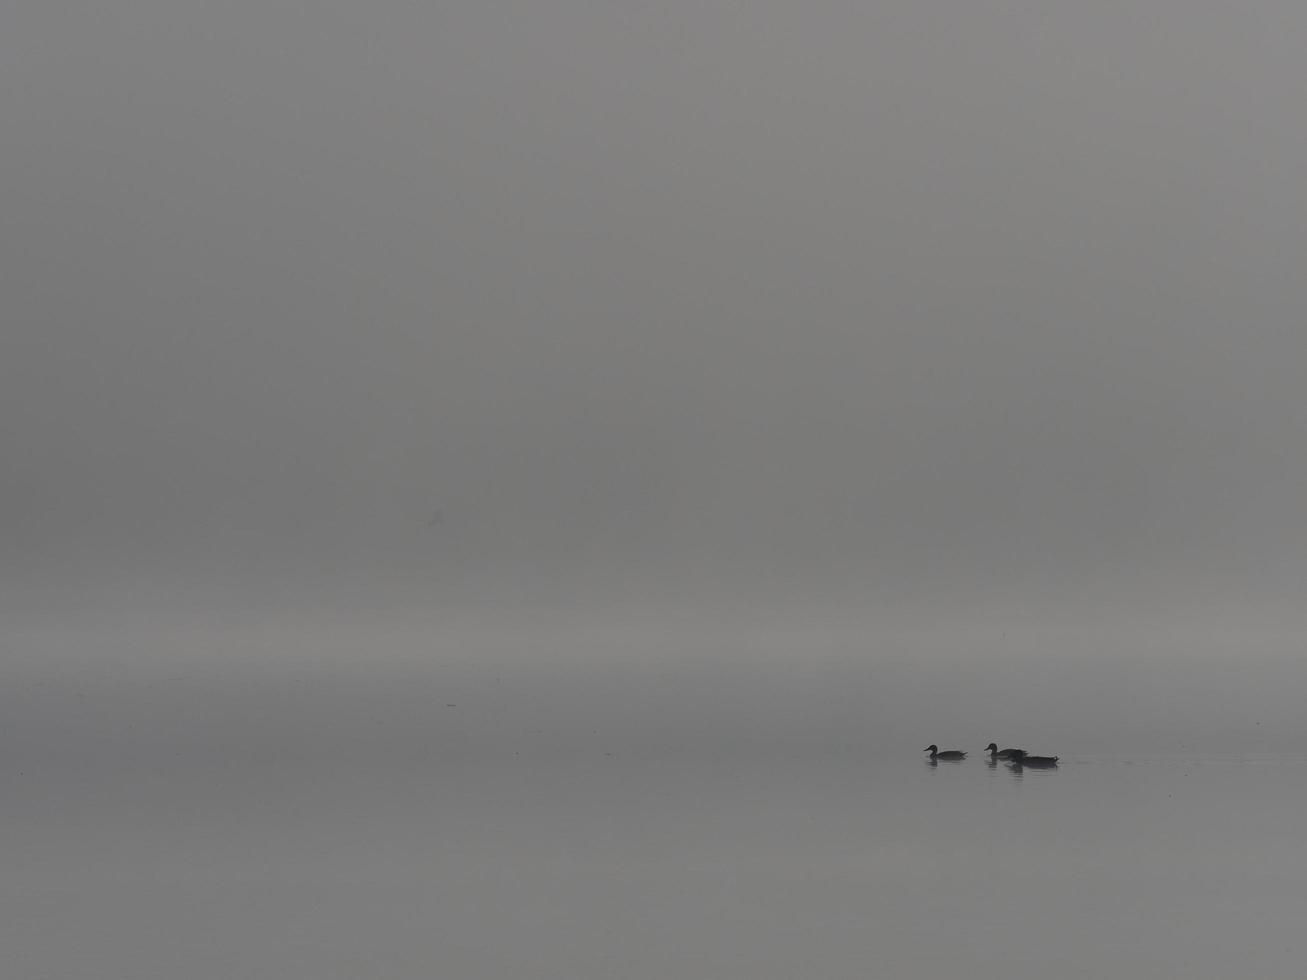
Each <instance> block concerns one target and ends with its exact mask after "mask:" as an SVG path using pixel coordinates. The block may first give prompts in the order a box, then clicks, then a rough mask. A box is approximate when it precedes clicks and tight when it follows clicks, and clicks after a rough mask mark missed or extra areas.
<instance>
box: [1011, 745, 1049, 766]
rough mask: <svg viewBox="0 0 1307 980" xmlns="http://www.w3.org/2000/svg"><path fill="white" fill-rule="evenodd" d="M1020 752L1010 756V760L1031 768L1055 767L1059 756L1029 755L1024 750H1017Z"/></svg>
mask: <svg viewBox="0 0 1307 980" xmlns="http://www.w3.org/2000/svg"><path fill="white" fill-rule="evenodd" d="M1017 751H1018V752H1019V753H1020V754H1019V755H1014V756H1012V761H1013V762H1014V763H1016V764H1017V765H1019V766H1027V767H1029V768H1031V769H1054V768H1056V767H1057V760H1058V758H1059V756H1056V755H1030V754H1028V753H1026V752H1022V751H1021V750H1020V749H1018V750H1017Z"/></svg>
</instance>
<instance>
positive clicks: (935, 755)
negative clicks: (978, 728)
mask: <svg viewBox="0 0 1307 980" xmlns="http://www.w3.org/2000/svg"><path fill="white" fill-rule="evenodd" d="M921 751H923V752H929V753H930V758H931V759H932V760H934V759H945V760H948V761H951V762H956V761H958V760H961V759H965V758H966V757H967V754H966V753H965V752H959V751H958V750H957V749H948V750H947V751H944V752H941V751H940V750H939V746H938V745H928V746H926V747H925V748H924V749H922V750H921Z"/></svg>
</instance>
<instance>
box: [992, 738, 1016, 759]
mask: <svg viewBox="0 0 1307 980" xmlns="http://www.w3.org/2000/svg"><path fill="white" fill-rule="evenodd" d="M985 751H986V752H988V753H989V757H990V758H991V759H1013V758H1016V754H1017V753H1018V752H1020V751H1021V750H1020V749H1000V748H999V747H998V743H997V742H990V743H989V744H988V745H986V746H985Z"/></svg>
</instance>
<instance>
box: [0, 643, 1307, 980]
mask: <svg viewBox="0 0 1307 980" xmlns="http://www.w3.org/2000/svg"><path fill="white" fill-rule="evenodd" d="M496 621H498V620H496ZM923 630H924V628H919V629H916V630H915V631H905V632H903V633H901V634H898V635H895V634H893V633H891V632H889V631H887V630H885V629H881V631H880V632H879V633H877V632H876V631H875V630H873V629H862V628H850V629H848V630H847V631H844V632H828V631H826V628H825V627H824V626H823V627H822V628H820V629H818V628H813V629H808V628H807V627H804V631H803V632H793V631H791V632H789V633H787V632H785V627H784V624H782V623H778V622H761V623H759V624H757V625H756V628H754V629H753V630H752V632H750V630H749V629H745V628H736V629H731V630H728V631H722V632H718V633H712V632H711V631H706V630H701V629H699V628H698V627H693V628H689V629H687V630H686V631H684V632H682V633H675V632H669V630H668V628H654V627H652V626H641V625H638V624H637V625H636V626H634V627H621V628H613V629H604V630H598V631H596V630H594V629H592V628H591V627H590V626H586V625H581V626H572V625H570V626H567V627H566V628H559V629H555V630H550V629H548V628H546V627H545V625H543V624H539V623H530V624H527V625H526V626H524V627H522V628H520V629H516V628H515V630H514V631H509V632H504V631H502V630H500V629H499V628H498V627H496V628H495V629H491V630H485V631H481V632H478V631H475V630H463V631H453V632H451V631H448V630H446V631H445V632H442V631H441V629H440V628H439V627H437V626H432V627H430V628H428V627H427V626H425V625H422V624H417V625H414V626H413V628H412V629H411V630H408V631H407V632H404V631H397V630H393V629H391V630H387V629H383V628H380V627H375V626H369V627H367V628H361V629H352V628H350V627H349V626H348V624H346V623H345V622H343V621H341V622H337V623H336V624H335V625H334V626H332V627H331V628H326V627H322V626H320V627H316V628H314V629H307V628H305V627H303V626H295V625H293V624H292V625H289V626H287V627H286V628H285V629H282V628H274V627H273V626H268V625H264V626H259V627H257V628H246V627H241V628H233V627H225V626H222V625H219V624H210V625H209V626H207V627H205V628H204V629H199V628H195V627H194V626H186V627H185V628H180V627H179V628H178V629H176V630H174V631H171V632H170V631H169V630H168V629H164V628H163V627H151V628H150V629H148V630H136V629H135V628H134V627H133V628H132V629H128V628H125V627H113V624H112V623H106V625H104V627H103V628H99V629H91V628H87V629H83V630H80V631H79V630H68V629H63V628H59V629H44V630H34V631H29V632H22V631H19V630H10V631H9V632H7V633H6V634H5V637H6V639H5V644H4V653H5V655H6V656H5V658H4V660H3V664H2V666H3V680H4V683H3V684H2V685H0V726H2V733H3V739H2V740H0V745H2V747H3V748H2V752H0V830H2V831H3V833H0V866H2V867H3V869H4V874H3V878H2V879H0V950H2V953H0V955H2V956H3V963H4V969H3V971H0V973H2V974H3V975H4V976H5V977H10V976H12V977H15V978H29V977H30V978H45V977H50V978H58V980H152V978H159V980H165V978H166V980H175V978H178V977H185V978H187V980H216V978H224V980H227V978H233V977H277V978H280V980H332V978H339V980H358V978H360V977H373V978H379V980H380V978H410V977H412V978H431V977H442V978H443V977H450V978H459V980H463V978H468V980H478V978H487V980H489V978H493V980H511V978H531V980H547V978H558V980H610V978H617V977H620V978H627V980H667V978H740V980H746V978H747V980H769V978H776V980H781V978H784V980H791V978H794V977H821V978H846V977H847V978H854V977H857V978H865V977H893V978H931V980H938V978H941V977H955V976H966V977H968V978H972V980H986V978H996V980H997V978H1002V980H1022V978H1031V980H1035V978H1038V980H1049V978H1059V980H1073V978H1102V977H1123V978H1133V980H1147V978H1184V980H1203V978H1211V980H1229V978H1231V977H1257V978H1259V980H1260V978H1278V977H1286V978H1288V977H1295V978H1296V977H1299V976H1301V975H1302V965H1303V964H1304V963H1307V935H1305V934H1304V932H1303V923H1307V887H1304V883H1305V882H1307V816H1304V815H1305V814H1307V752H1305V751H1304V750H1303V744H1304V743H1303V738H1302V733H1301V726H1300V725H1298V724H1297V722H1296V720H1295V719H1296V718H1297V715H1298V710H1297V706H1298V705H1299V704H1300V701H1301V698H1300V692H1301V690H1302V686H1301V682H1302V679H1303V671H1302V667H1301V663H1302V660H1301V657H1300V656H1299V655H1297V654H1296V652H1295V651H1296V649H1297V648H1296V645H1295V640H1294V637H1296V636H1297V635H1298V634H1297V633H1296V632H1294V631H1292V630H1289V629H1288V628H1287V627H1286V628H1285V629H1283V630H1279V631H1273V632H1268V631H1267V630H1266V629H1265V628H1263V627H1261V626H1258V627H1257V629H1252V628H1244V627H1239V628H1238V630H1234V629H1231V630H1229V631H1227V633H1224V634H1222V633H1220V632H1218V631H1215V630H1212V631H1208V632H1207V633H1205V634H1204V633H1202V632H1200V631H1197V630H1195V629H1187V630H1186V631H1185V632H1183V633H1176V634H1171V633H1165V634H1163V633H1158V632H1152V633H1150V632H1146V631H1143V630H1135V631H1134V634H1133V639H1131V640H1130V642H1126V641H1127V639H1130V638H1128V637H1126V636H1125V635H1124V634H1122V635H1121V636H1119V637H1117V638H1116V639H1112V638H1111V637H1108V636H1106V634H1105V633H1104V631H1103V630H1092V629H1083V628H1081V627H1074V628H1073V627H1067V628H1061V627H1058V628H1057V629H1052V628H1046V627H1042V626H1041V627H1040V628H1039V629H1038V630H1032V631H1030V632H1028V633H1026V634H1019V635H1018V634H1016V633H1012V634H1009V632H1008V628H1007V626H1006V625H1005V626H1004V627H1002V628H1001V629H995V630H991V631H990V632H991V634H992V635H988V634H986V633H985V630H984V628H983V624H982V625H981V626H977V627H975V628H972V629H969V630H965V631H964V630H959V629H955V630H953V631H952V632H951V633H948V632H945V633H937V634H936V633H929V632H924V631H923ZM1234 651H1238V652H1239V653H1240V654H1241V655H1242V658H1243V659H1242V660H1239V659H1238V658H1237V657H1235V656H1234ZM1236 665H1237V667H1238V669H1235V668H1236ZM991 739H993V740H998V741H999V742H1000V743H1002V744H1014V743H1015V744H1018V745H1023V746H1025V747H1026V748H1028V749H1030V750H1032V751H1035V752H1046V753H1050V754H1058V755H1060V756H1061V757H1062V764H1061V766H1060V767H1059V768H1058V769H1057V770H1054V771H1038V770H1027V771H1025V772H1023V773H1021V774H1016V773H1013V772H1012V771H1010V770H1009V769H1008V768H1007V767H1006V766H1005V765H1003V764H998V765H996V766H992V767H991V766H989V765H988V764H987V762H986V760H985V759H984V758H983V753H982V752H981V748H982V746H984V745H985V744H986V743H987V742H989V741H990V740H991ZM930 742H938V743H940V745H941V746H943V747H945V748H954V747H958V748H965V749H968V750H970V751H971V752H972V757H971V758H969V759H967V760H966V761H965V762H962V763H959V764H948V763H941V764H939V765H937V766H930V765H929V764H927V762H926V759H925V756H924V754H923V753H922V751H921V749H922V747H923V746H925V745H927V744H928V743H930Z"/></svg>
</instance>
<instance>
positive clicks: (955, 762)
mask: <svg viewBox="0 0 1307 980" xmlns="http://www.w3.org/2000/svg"><path fill="white" fill-rule="evenodd" d="M940 763H943V764H944V765H946V766H960V765H962V760H961V759H945V758H944V757H943V756H940V757H939V758H938V759H936V758H927V759H926V765H928V766H930V768H932V769H938V768H939V766H940Z"/></svg>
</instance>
